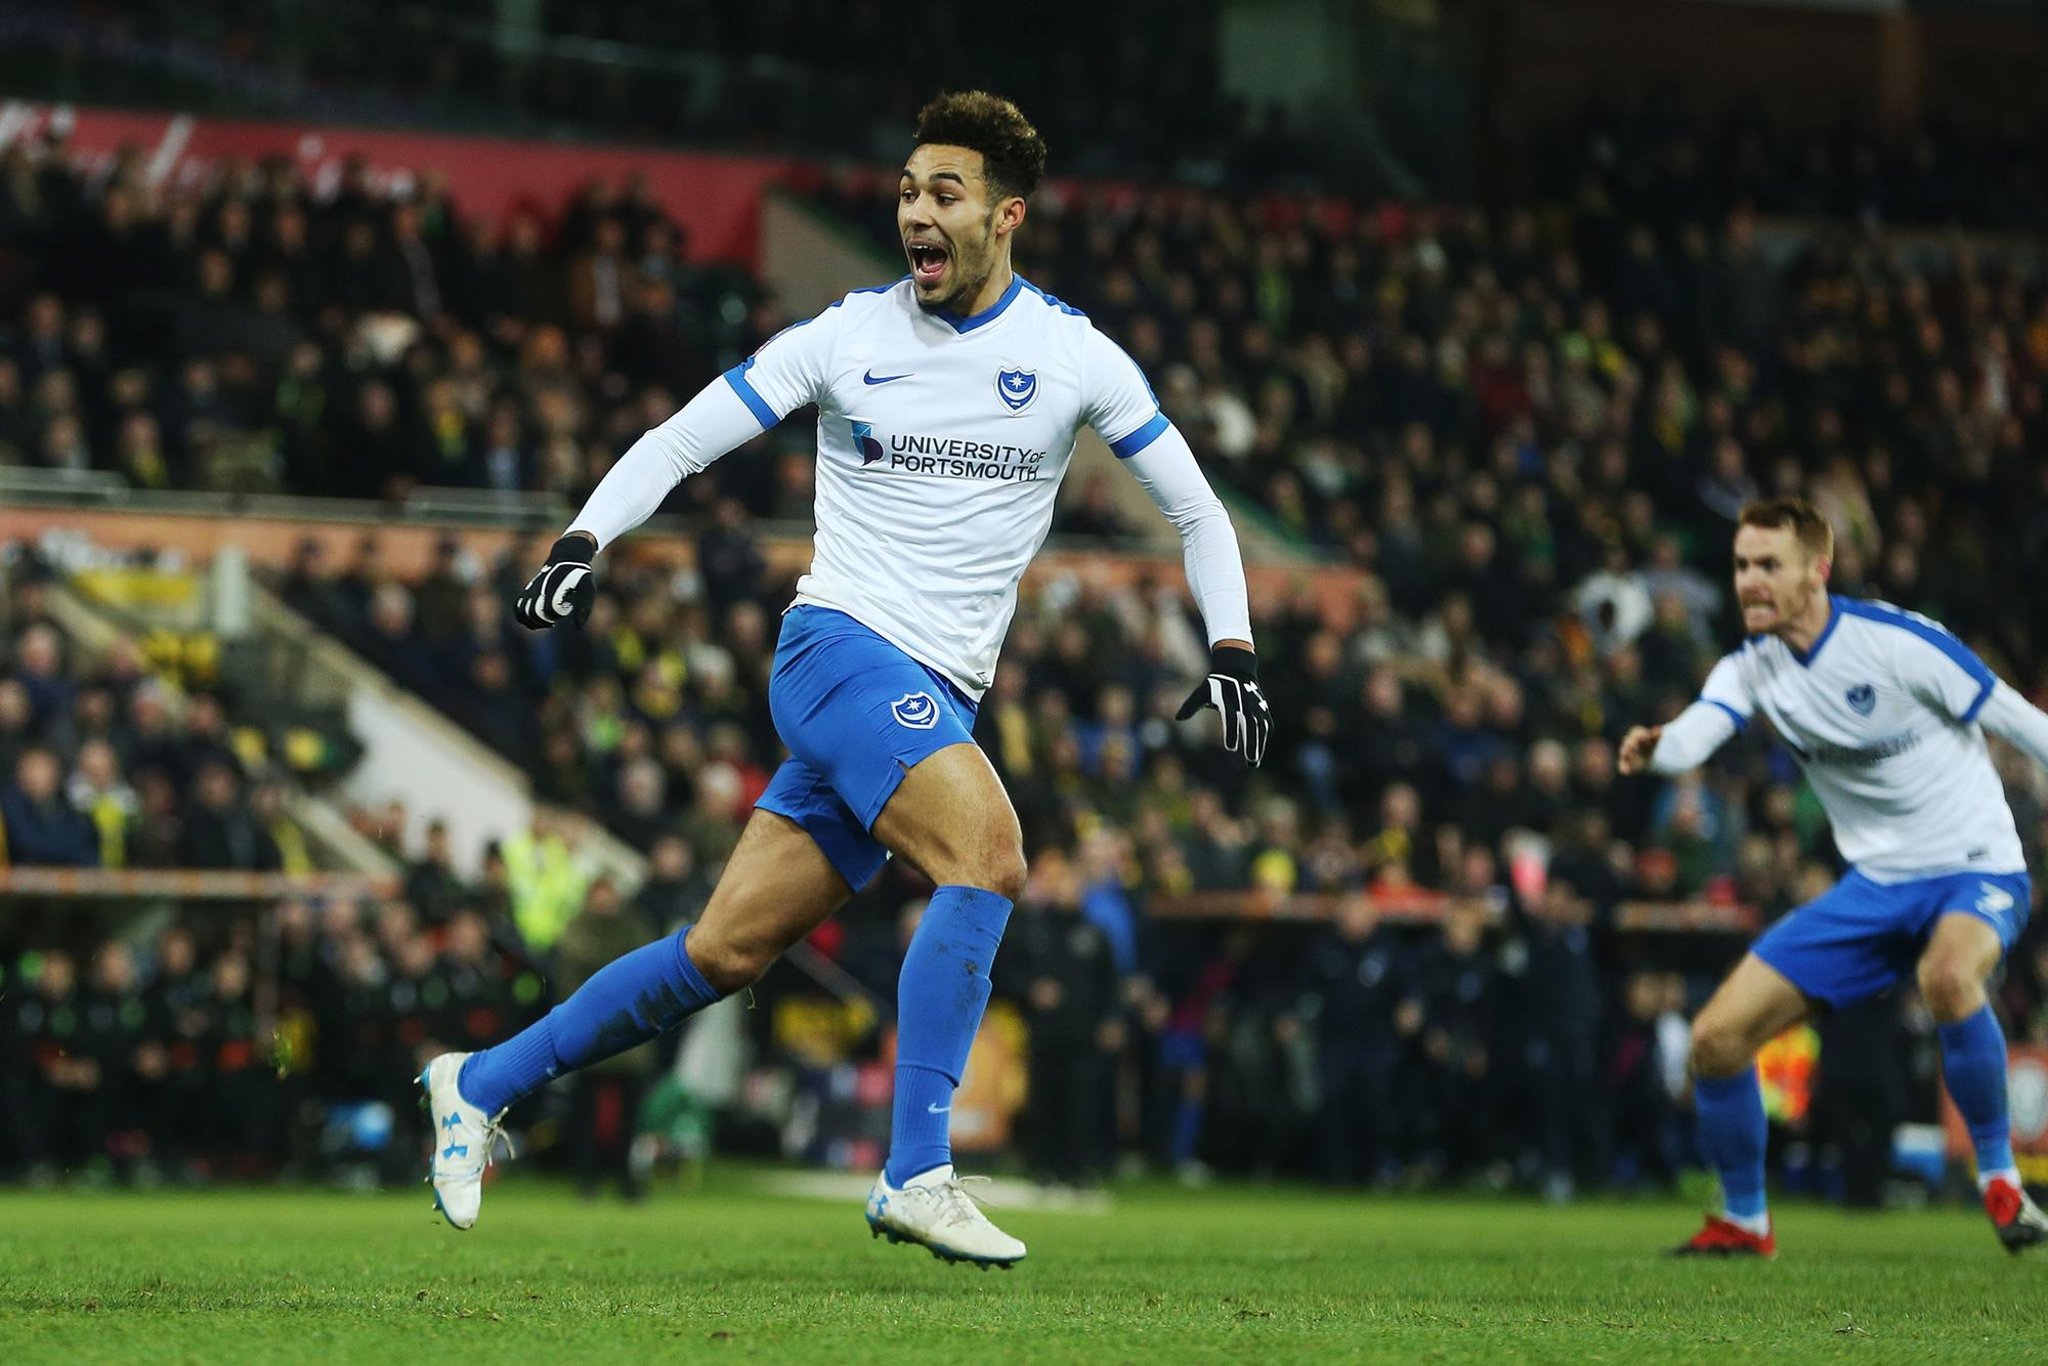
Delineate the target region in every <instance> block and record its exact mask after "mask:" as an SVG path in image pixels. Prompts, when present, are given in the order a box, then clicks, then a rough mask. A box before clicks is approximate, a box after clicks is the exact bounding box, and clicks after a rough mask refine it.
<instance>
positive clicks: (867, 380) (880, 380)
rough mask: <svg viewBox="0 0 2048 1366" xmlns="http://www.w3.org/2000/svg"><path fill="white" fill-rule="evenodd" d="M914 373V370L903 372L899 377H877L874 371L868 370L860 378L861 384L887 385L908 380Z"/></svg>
mask: <svg viewBox="0 0 2048 1366" xmlns="http://www.w3.org/2000/svg"><path fill="white" fill-rule="evenodd" d="M916 373H917V371H915V370H905V371H904V372H903V373H902V374H900V375H878V374H876V373H875V372H874V371H872V370H870V371H868V372H867V373H866V374H864V375H862V376H861V377H860V378H861V383H863V384H889V383H891V382H893V381H895V380H899V379H909V378H910V377H911V376H912V375H914V374H916Z"/></svg>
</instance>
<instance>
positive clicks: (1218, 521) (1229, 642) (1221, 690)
mask: <svg viewBox="0 0 2048 1366" xmlns="http://www.w3.org/2000/svg"><path fill="white" fill-rule="evenodd" d="M1123 465H1124V468H1125V469H1127V470H1129V471H1130V472H1131V475H1132V476H1133V477H1134V478H1135V479H1137V481H1138V483H1139V484H1140V486H1142V487H1143V488H1144V490H1145V492H1146V493H1148V494H1150V495H1151V497H1152V501H1153V502H1154V503H1156V504H1157V505H1158V506H1159V510H1160V511H1161V512H1163V513H1165V514H1166V520H1167V521H1169V522H1171V523H1173V527H1174V530H1176V531H1178V532H1179V533H1180V539H1181V549H1182V554H1183V560H1184V563H1185V564H1186V567H1187V575H1188V590H1189V591H1190V592H1191V593H1193V594H1194V598H1195V604H1196V606H1198V607H1199V608H1200V609H1201V612H1202V623H1203V625H1204V626H1206V627H1207V628H1208V636H1209V642H1210V645H1209V675H1208V677H1206V678H1204V679H1203V680H1202V681H1201V682H1200V683H1199V684H1197V685H1196V687H1195V690H1194V691H1193V692H1191V693H1189V694H1188V700H1187V701H1186V702H1185V703H1183V704H1182V705H1181V709H1180V712H1179V714H1178V719H1180V720H1183V721H1185V720H1187V719H1188V718H1189V717H1191V716H1193V715H1194V714H1195V713H1196V712H1198V711H1200V710H1202V709H1203V708H1204V707H1214V708H1215V709H1216V711H1217V712H1218V713H1219V714H1220V715H1221V716H1222V717H1223V744H1224V747H1225V748H1226V749H1228V750H1229V751H1230V752H1231V753H1233V754H1241V755H1243V756H1244V761H1245V763H1247V764H1249V765H1251V766H1252V767H1253V768H1257V767H1258V766H1259V764H1260V762H1261V761H1263V760H1264V759H1265V757H1266V743H1267V741H1268V740H1269V739H1271V738H1272V734H1273V711H1272V708H1271V707H1270V706H1269V705H1268V704H1267V701H1266V695H1265V693H1264V692H1263V691H1261V690H1260V688H1259V657H1258V654H1257V652H1256V651H1255V650H1254V649H1253V648H1252V621H1251V595H1250V593H1249V592H1248V591H1247V589H1246V587H1245V579H1244V558H1243V555H1242V554H1241V552H1240V551H1239V550H1238V545H1237V529H1236V528H1235V527H1233V526H1231V524H1230V514H1229V513H1228V512H1226V511H1224V509H1223V502H1222V500H1221V499H1219V498H1218V497H1217V496H1216V491H1215V490H1214V489H1212V488H1210V487H1209V481H1208V479H1207V478H1205V477H1204V476H1203V474H1202V468H1201V466H1200V465H1199V464H1197V463H1196V462H1195V453H1194V452H1193V451H1191V450H1189V449H1188V443H1187V438H1186V437H1184V436H1182V435H1181V434H1180V432H1179V431H1178V430H1176V429H1175V428H1174V426H1173V425H1172V424H1171V423H1167V424H1166V425H1164V426H1163V427H1162V428H1160V430H1159V431H1158V433H1157V434H1156V435H1155V436H1154V437H1153V438H1152V439H1151V440H1150V441H1149V442H1147V443H1146V445H1145V447H1144V448H1143V449H1142V450H1139V451H1136V452H1134V453H1132V454H1131V455H1128V456H1125V457H1124V458H1123Z"/></svg>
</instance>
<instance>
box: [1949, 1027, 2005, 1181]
mask: <svg viewBox="0 0 2048 1366" xmlns="http://www.w3.org/2000/svg"><path fill="white" fill-rule="evenodd" d="M1940 1034H1941V1076H1942V1080H1943V1081H1944V1082H1945V1083H1946V1084H1947V1086H1948V1093H1949V1096H1950V1097H1951V1098H1952V1099H1953V1100H1954V1101H1955V1103H1956V1109H1958V1110H1960V1111H1961V1112H1962V1116H1963V1124H1964V1125H1965V1126H1966V1127H1967V1128H1968V1129H1969V1131H1970V1142H1971V1144H1972V1145H1974V1146H1975V1147H1976V1149H1977V1170H1978V1171H1979V1172H1980V1173H1981V1172H1996V1171H2007V1170H2009V1169H2011V1167H2012V1165H2013V1157H2012V1121H2011V1119H2010V1118H2009V1117H2008V1116H2007V1114H2006V1109H2005V1031H2004V1030H2002V1029H2000V1028H1999V1027H1998V1017H1997V1016H1996V1015H1993V1014H1992V1013H1991V1007H1990V1006H1988V1005H1987V1006H1985V1007H1984V1008H1983V1009H1982V1010H1980V1011H1978V1012H1977V1013H1976V1014H1975V1015H1972V1016H1971V1017H1970V1018H1969V1019H1967V1020H1957V1021H1956V1022H1955V1023H1954V1024H1945V1025H1943V1026H1941V1028H1940Z"/></svg>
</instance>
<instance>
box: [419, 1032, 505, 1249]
mask: <svg viewBox="0 0 2048 1366" xmlns="http://www.w3.org/2000/svg"><path fill="white" fill-rule="evenodd" d="M468 1056H469V1054H467V1053H443V1054H442V1055H441V1056H440V1057H438V1058H435V1059H434V1060H433V1061H432V1062H430V1063H428V1064H427V1068H426V1070H425V1071H424V1072H422V1073H420V1078H419V1085H420V1091H421V1101H420V1104H421V1105H422V1106H423V1107H425V1109H426V1112H427V1117H428V1118H429V1119H431V1120H432V1121H433V1123H434V1166H433V1175H432V1176H430V1177H429V1178H428V1180H429V1181H430V1182H431V1183H432V1184H433V1187H434V1208H435V1209H437V1210H439V1211H441V1217H442V1218H444V1219H446V1220H447V1221H448V1222H449V1223H450V1224H453V1225H454V1226H455V1227H456V1228H473V1227H475V1225H476V1216H477V1211H478V1210H479V1209H481V1208H482V1207H483V1203H484V1168H485V1167H488V1166H490V1165H491V1150H492V1149H493V1148H495V1147H497V1145H498V1140H499V1139H500V1138H503V1137H504V1134H505V1131H504V1130H503V1129H502V1128H500V1127H499V1121H501V1120H503V1119H504V1118H505V1116H504V1113H503V1112H502V1111H501V1112H499V1113H498V1114H497V1115H495V1116H492V1115H487V1114H485V1113H484V1112H483V1111H481V1110H479V1109H477V1108H476V1107H475V1106H474V1105H471V1104H470V1103H469V1102H468V1101H466V1100H464V1099H463V1098H462V1092H461V1091H459V1090H457V1089H456V1085H455V1079H456V1078H457V1077H459V1076H461V1075H462V1062H463V1059H465V1058H467V1057H468ZM505 1155H506V1156H507V1157H510V1156H511V1155H512V1140H511V1139H509V1138H506V1139H505Z"/></svg>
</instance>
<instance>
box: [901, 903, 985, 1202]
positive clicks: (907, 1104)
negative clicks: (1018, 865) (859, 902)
mask: <svg viewBox="0 0 2048 1366" xmlns="http://www.w3.org/2000/svg"><path fill="white" fill-rule="evenodd" d="M1009 920H1010V901H1009V898H1008V897H1003V896H998V895H996V894H995V893H994V892H989V891H983V890H982V889H981V888H979V887H941V888H939V889H938V890H937V891H936V892H933V893H932V899H931V902H930V903H929V904H928V905H927V906H926V907H925V908H924V917H923V919H921V920H919V921H918V922H917V932H916V933H915V934H913V935H912V936H911V937H910V948H909V949H908V950H906V951H905V952H904V955H903V973H902V975H901V976H900V977H899V978H898V979H897V986H896V1105H895V1112H894V1113H895V1122H894V1123H893V1124H892V1125H891V1126H890V1130H889V1160H888V1162H887V1163H886V1164H885V1166H884V1168H883V1171H884V1174H885V1175H887V1177H888V1178H889V1184H891V1185H893V1186H901V1185H902V1184H903V1183H904V1182H905V1181H907V1180H909V1179H910V1178H911V1177H913V1176H921V1175H923V1174H924V1173H925V1172H928V1171H930V1170H931V1169H932V1168H934V1167H943V1166H945V1165H946V1164H947V1163H949V1162H951V1161H952V1160H953V1142H952V1138H951V1135H950V1132H949V1126H950V1125H951V1123H952V1120H953V1091H954V1089H955V1088H956V1087H958V1086H959V1085H960V1078H961V1076H962V1074H964V1073H965V1072H966V1071H967V1054H968V1051H969V1050H970V1049H972V1048H973V1047H974V1036H975V1034H976V1033H977V1032H978V1031H979V1030H980V1029H981V1012H982V1010H983V1008H984V1007H986V1006H987V1005H988V974H989V969H990V968H991V967H992V966H993V965H994V963H995V958H996V947H997V946H998V945H999V944H1001V943H1002V942H1003V926H1004V925H1006V924H1008V923H1009Z"/></svg>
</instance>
